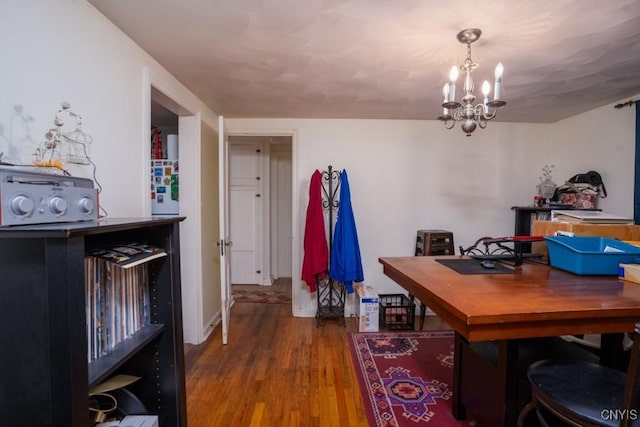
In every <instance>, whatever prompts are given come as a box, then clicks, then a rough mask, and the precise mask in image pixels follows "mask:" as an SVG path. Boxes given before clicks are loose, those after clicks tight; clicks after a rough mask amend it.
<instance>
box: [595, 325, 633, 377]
mask: <svg viewBox="0 0 640 427" xmlns="http://www.w3.org/2000/svg"><path fill="white" fill-rule="evenodd" d="M623 340H624V333H618V334H602V335H601V336H600V364H601V365H604V366H607V367H609V368H613V369H618V370H620V371H626V369H627V367H626V366H625V365H626V364H625V358H624V343H623Z"/></svg>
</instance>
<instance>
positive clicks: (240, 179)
mask: <svg viewBox="0 0 640 427" xmlns="http://www.w3.org/2000/svg"><path fill="white" fill-rule="evenodd" d="M292 175H293V168H292V136H274V135H266V136H264V135H230V137H229V213H230V220H229V222H230V224H229V225H230V229H231V236H232V240H233V246H232V247H231V274H232V277H231V284H232V287H233V285H262V286H269V285H272V284H273V283H274V282H275V281H276V280H278V279H284V280H286V281H287V283H291V276H292V245H293V235H292ZM256 290H258V288H256ZM261 290H264V288H262V289H261Z"/></svg>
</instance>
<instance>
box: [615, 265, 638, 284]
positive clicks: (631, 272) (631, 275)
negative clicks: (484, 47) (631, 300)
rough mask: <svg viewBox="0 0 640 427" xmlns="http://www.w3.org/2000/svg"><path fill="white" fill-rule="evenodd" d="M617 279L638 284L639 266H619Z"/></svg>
mask: <svg viewBox="0 0 640 427" xmlns="http://www.w3.org/2000/svg"><path fill="white" fill-rule="evenodd" d="M618 277H619V278H620V279H622V280H628V281H629V282H635V283H640V264H620V268H619V269H618Z"/></svg>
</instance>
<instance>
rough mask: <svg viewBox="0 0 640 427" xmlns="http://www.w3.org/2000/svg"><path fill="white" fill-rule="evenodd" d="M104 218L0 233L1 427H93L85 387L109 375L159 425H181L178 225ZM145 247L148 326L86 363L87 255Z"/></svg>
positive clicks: (182, 389)
mask: <svg viewBox="0 0 640 427" xmlns="http://www.w3.org/2000/svg"><path fill="white" fill-rule="evenodd" d="M183 219H184V218H181V217H172V218H153V219H152V218H139V219H138V218H136V219H103V220H100V221H98V222H90V223H65V224H46V225H33V226H20V227H8V228H1V229H0V320H1V322H0V342H1V343H2V348H1V349H0V420H2V421H1V422H0V424H2V425H5V424H6V425H15V426H18V425H20V426H38V427H62V426H64V427H87V426H89V425H90V415H89V410H88V407H89V397H88V392H89V389H90V388H92V387H93V386H95V385H97V384H99V383H100V382H102V381H103V380H105V379H107V378H109V377H110V376H112V375H115V374H119V373H122V374H129V375H136V376H140V377H141V379H140V380H139V381H137V382H136V383H134V384H133V385H132V386H130V387H129V388H128V390H129V392H130V393H131V394H132V395H133V396H135V397H136V398H137V399H138V400H139V402H141V403H142V404H143V405H144V406H145V407H146V409H147V410H148V412H149V413H150V414H154V415H158V417H159V422H160V425H161V426H172V427H173V426H175V427H185V426H186V425H187V421H186V420H187V417H186V395H185V380H184V352H183V339H182V309H181V292H180V252H179V247H180V241H179V222H180V221H182V220H183ZM123 242H125V243H126V242H147V243H149V244H153V245H156V246H159V247H162V248H163V249H164V250H165V251H166V252H167V254H168V256H167V257H162V258H159V259H156V260H152V261H150V262H149V264H148V268H149V287H150V309H151V324H149V325H147V326H145V327H143V328H142V330H140V331H138V332H136V333H135V334H134V335H133V336H132V337H131V338H128V339H126V340H125V341H124V342H122V343H120V344H119V345H118V346H116V348H115V349H113V351H111V352H109V353H108V354H107V355H105V356H103V357H100V358H98V359H96V360H94V361H92V362H88V356H87V345H88V341H87V326H86V318H87V313H86V309H85V301H86V300H85V283H84V282H85V271H84V269H85V264H84V257H85V253H86V251H87V250H89V249H91V248H94V247H98V246H103V245H109V244H120V243H123Z"/></svg>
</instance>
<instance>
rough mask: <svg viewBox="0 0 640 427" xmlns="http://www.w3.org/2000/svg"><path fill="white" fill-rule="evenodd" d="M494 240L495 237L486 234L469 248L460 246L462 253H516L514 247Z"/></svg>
mask: <svg viewBox="0 0 640 427" xmlns="http://www.w3.org/2000/svg"><path fill="white" fill-rule="evenodd" d="M492 240H493V237H487V236H485V237H481V238H479V239H478V240H476V242H475V243H474V244H473V245H471V246H469V247H467V248H463V247H462V246H460V255H510V254H513V253H514V252H513V249H512V248H510V247H508V246H506V245H503V244H502V243H499V242H494V241H492Z"/></svg>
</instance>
